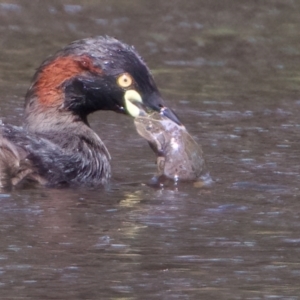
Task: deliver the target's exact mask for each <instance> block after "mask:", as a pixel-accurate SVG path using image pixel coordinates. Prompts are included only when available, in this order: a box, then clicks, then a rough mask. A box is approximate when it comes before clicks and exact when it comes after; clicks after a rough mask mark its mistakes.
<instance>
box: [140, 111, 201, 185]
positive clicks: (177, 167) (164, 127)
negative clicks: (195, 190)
mask: <svg viewBox="0 0 300 300" xmlns="http://www.w3.org/2000/svg"><path fill="white" fill-rule="evenodd" d="M134 123H135V127H136V129H137V132H138V133H139V135H141V136H142V137H143V138H145V139H146V140H147V141H148V142H149V144H150V146H151V148H152V149H153V150H154V152H155V153H156V154H157V166H158V177H159V176H162V175H164V176H166V177H167V178H170V179H173V180H197V179H198V178H199V177H200V176H201V175H203V171H204V166H205V164H204V159H203V153H202V149H201V147H200V146H199V145H198V144H197V143H196V141H195V140H194V139H193V138H192V137H191V136H190V134H189V133H188V132H187V130H186V129H185V127H184V126H182V125H181V126H180V125H178V124H176V123H174V122H172V121H171V120H169V119H167V118H166V117H164V116H162V115H160V114H159V113H152V114H150V115H145V116H139V117H136V118H135V121H134Z"/></svg>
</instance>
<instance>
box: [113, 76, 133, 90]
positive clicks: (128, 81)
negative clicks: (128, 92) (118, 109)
mask: <svg viewBox="0 0 300 300" xmlns="http://www.w3.org/2000/svg"><path fill="white" fill-rule="evenodd" d="M132 82H133V80H132V77H131V76H130V75H129V74H128V73H124V74H122V75H120V76H119V77H118V79H117V83H118V85H119V86H120V87H122V88H127V87H129V86H131V85H132Z"/></svg>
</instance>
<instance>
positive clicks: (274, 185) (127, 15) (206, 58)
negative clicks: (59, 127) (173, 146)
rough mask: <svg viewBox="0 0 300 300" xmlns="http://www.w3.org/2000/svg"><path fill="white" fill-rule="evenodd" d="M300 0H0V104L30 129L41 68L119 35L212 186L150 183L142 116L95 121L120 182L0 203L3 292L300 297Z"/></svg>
mask: <svg viewBox="0 0 300 300" xmlns="http://www.w3.org/2000/svg"><path fill="white" fill-rule="evenodd" d="M299 6H300V5H299V3H298V1H292V0H288V1H287V0H274V1H237V0H228V1H198V0H197V1H196V0H190V1H181V0H178V1H172V2H167V1H158V0H157V1H151V2H149V1H137V0H131V1H126V2H125V1H124V3H123V2H122V4H121V3H120V1H92V0H90V1H84V4H83V3H82V1H72V2H71V3H70V2H69V1H52V2H51V4H50V3H48V2H44V1H7V2H3V1H0V43H1V54H0V111H1V118H2V120H3V121H5V122H11V123H14V124H20V123H21V119H22V114H23V96H24V94H25V92H26V89H27V87H28V86H29V82H30V79H31V77H32V75H33V73H34V70H35V69H36V68H37V67H38V65H39V64H40V62H41V61H42V60H43V59H44V58H46V57H47V56H48V55H49V54H51V53H53V52H54V51H56V50H57V49H59V48H60V47H62V46H64V45H66V44H67V43H69V42H70V41H72V40H75V39H79V38H83V37H88V36H94V35H99V34H100V35H103V34H108V35H113V36H115V37H117V38H119V39H121V40H123V41H124V42H126V43H129V44H133V45H135V47H136V48H137V50H138V51H139V53H140V54H141V55H142V56H143V57H144V58H145V60H146V61H147V63H148V65H149V67H150V68H151V70H152V72H153V75H154V77H155V79H156V81H157V83H158V85H159V87H160V89H161V92H162V94H163V96H164V98H166V102H167V104H168V106H170V107H172V108H174V109H175V110H176V112H177V113H178V115H179V117H180V118H181V119H182V121H183V123H184V124H185V125H186V127H187V128H188V130H189V131H190V132H191V134H192V135H193V136H194V137H195V139H196V140H197V141H198V142H199V143H200V144H201V145H202V146H203V150H204V153H205V158H206V161H207V165H208V169H209V170H210V174H211V176H212V178H213V179H214V180H215V184H214V185H213V186H211V187H209V188H206V189H196V188H193V187H192V185H189V184H185V185H180V186H178V187H170V188H167V189H153V188H150V187H148V186H146V185H142V184H141V182H147V180H148V179H149V178H151V176H152V174H153V173H154V172H155V169H156V166H155V164H154V162H155V157H154V154H153V153H152V152H151V150H150V149H149V147H148V145H147V143H146V142H145V141H144V140H143V139H142V138H140V137H139V136H138V134H137V133H136V132H135V130H134V125H133V121H132V119H130V118H129V117H125V116H124V117H123V118H121V117H120V116H119V115H117V114H114V113H112V112H109V113H108V112H99V113H96V114H94V115H93V116H91V118H90V123H91V126H92V127H93V128H94V129H95V130H96V131H97V133H98V134H99V135H100V136H101V138H102V139H103V140H104V141H105V143H106V145H107V147H108V149H109V151H110V153H111V155H112V157H113V161H112V167H113V182H112V184H111V186H110V187H109V188H107V189H94V190H88V189H78V190H76V189H75V190H70V189H64V190H56V189H44V188H34V189H33V188H30V189H22V190H14V191H12V192H10V193H7V194H1V195H0V206H1V212H0V234H1V239H0V299H299V298H300V288H299V276H300V236H299V231H300V218H299V211H300V204H299V198H300V192H299V178H300V172H299V157H300V152H299V150H298V149H299V146H298V142H299V139H298V137H299V135H300V123H299V115H300V97H299V95H300V84H299V83H300V71H299V70H300V68H299V63H298V62H299V57H300V40H299V32H300V19H299V9H300V7H299Z"/></svg>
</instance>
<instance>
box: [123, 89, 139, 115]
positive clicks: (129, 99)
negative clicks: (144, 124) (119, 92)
mask: <svg viewBox="0 0 300 300" xmlns="http://www.w3.org/2000/svg"><path fill="white" fill-rule="evenodd" d="M124 99H125V106H126V109H127V111H128V113H129V114H130V115H131V116H132V117H137V116H139V115H140V109H139V108H138V106H137V105H135V104H134V103H143V100H142V98H141V96H140V94H139V93H138V92H137V91H135V90H128V91H126V92H125V95H124Z"/></svg>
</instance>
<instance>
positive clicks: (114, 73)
mask: <svg viewBox="0 0 300 300" xmlns="http://www.w3.org/2000/svg"><path fill="white" fill-rule="evenodd" d="M25 106H26V117H27V119H28V120H30V119H31V116H32V115H37V114H39V112H43V113H44V115H45V114H46V113H47V111H51V112H53V111H55V112H62V113H65V114H66V113H72V115H74V116H76V117H79V118H81V119H83V120H84V121H86V117H87V115H88V114H90V113H92V112H94V111H97V110H113V111H116V112H121V113H125V114H128V115H131V116H133V117H135V116H137V115H139V113H140V111H141V110H148V109H149V110H154V111H159V112H161V114H164V115H165V116H167V117H168V118H170V119H171V120H173V121H174V122H176V123H180V122H179V120H178V118H177V116H176V115H175V114H174V113H173V112H172V110H170V109H169V108H167V107H165V105H164V102H163V99H162V97H161V95H160V93H159V91H158V89H157V86H156V84H155V82H154V80H153V77H152V75H151V73H150V71H149V69H148V68H147V66H146V64H145V63H144V62H143V60H142V59H141V57H140V56H139V55H138V54H137V52H136V51H135V50H134V48H133V47H130V46H128V45H126V44H124V43H122V42H120V41H118V40H116V39H114V38H110V37H95V38H87V39H83V40H79V41H75V42H73V43H71V44H70V45H68V46H66V47H65V48H63V49H62V50H60V51H58V52H57V53H56V54H55V55H54V56H52V57H50V58H49V59H47V60H46V61H45V62H44V63H43V64H42V65H41V67H40V68H39V69H38V70H37V72H36V74H35V76H34V79H33V83H32V85H31V87H30V89H29V91H28V92H27V95H26V104H25Z"/></svg>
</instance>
